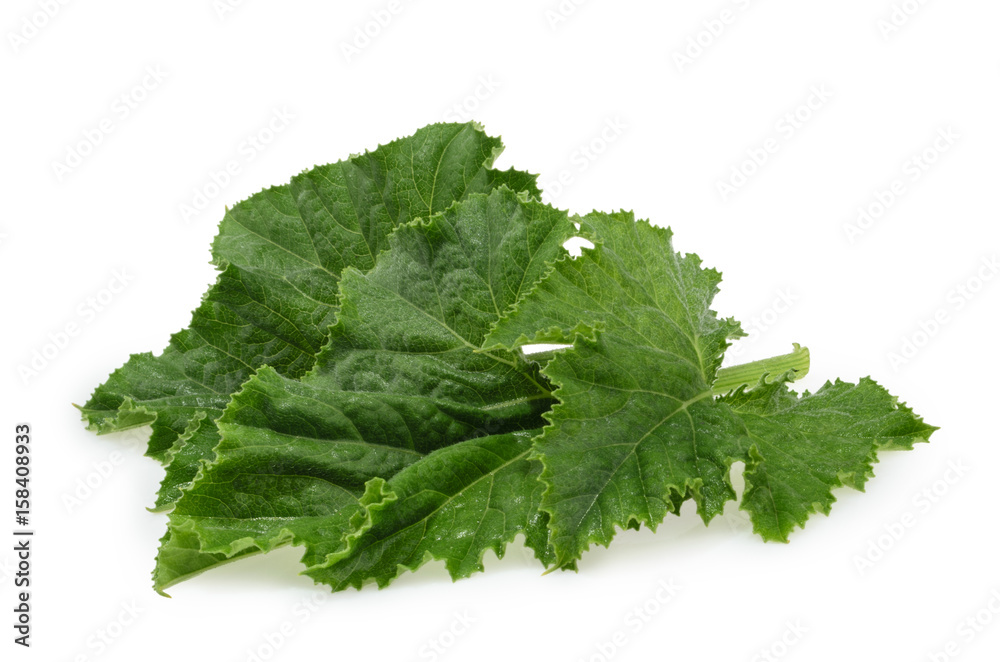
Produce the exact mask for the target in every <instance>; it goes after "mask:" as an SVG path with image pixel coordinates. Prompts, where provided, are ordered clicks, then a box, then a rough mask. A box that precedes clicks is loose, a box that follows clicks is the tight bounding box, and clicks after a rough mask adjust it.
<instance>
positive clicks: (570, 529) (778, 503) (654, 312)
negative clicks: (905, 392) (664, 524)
mask: <svg viewBox="0 0 1000 662" xmlns="http://www.w3.org/2000/svg"><path fill="white" fill-rule="evenodd" d="M583 225H584V227H585V228H587V229H588V230H589V232H590V235H591V236H592V237H593V239H594V241H595V243H596V247H595V248H594V249H593V250H589V251H585V252H584V254H583V255H582V256H581V257H579V258H577V259H563V260H561V261H559V262H558V263H557V264H556V265H555V268H554V269H553V270H552V272H551V273H550V274H549V275H548V276H547V277H546V278H545V279H544V280H543V281H542V282H541V283H539V285H538V286H537V287H536V288H535V290H534V291H533V292H532V293H531V294H530V295H529V296H528V297H526V298H525V300H524V301H522V302H521V303H520V304H518V306H517V309H516V310H515V311H513V312H512V313H511V314H510V315H508V316H506V317H505V318H504V319H503V320H501V321H500V322H499V323H498V324H497V326H496V327H495V328H494V329H493V331H492V332H491V334H490V337H489V338H488V339H487V341H486V342H485V343H484V345H485V346H486V347H505V348H508V349H513V348H515V347H517V346H519V345H523V344H525V343H531V342H555V343H566V342H570V343H572V345H573V347H572V349H570V350H565V351H562V352H559V353H558V354H557V355H556V356H555V357H554V358H552V359H551V360H550V361H548V362H547V363H546V364H545V366H544V367H543V368H542V373H543V374H544V375H545V376H546V377H548V378H549V379H550V380H551V382H552V383H553V384H554V385H555V386H556V387H557V388H556V390H555V391H554V395H555V396H556V397H557V398H558V400H559V404H557V405H555V406H554V407H553V409H552V412H551V413H550V414H548V415H547V416H546V418H547V419H548V420H549V421H550V422H551V425H550V426H548V427H546V428H545V430H544V432H543V434H542V435H540V436H539V437H538V438H537V439H536V440H535V449H536V453H537V457H538V458H540V460H541V461H542V463H543V465H544V470H543V472H542V475H541V478H542V480H543V481H544V482H545V483H546V485H547V489H546V492H545V494H544V497H543V501H542V509H543V510H544V511H546V512H547V513H548V514H549V515H550V527H551V529H552V538H553V544H554V546H555V551H556V554H557V557H558V564H560V565H570V564H572V563H574V562H575V561H576V560H577V559H578V558H580V555H581V554H582V553H583V552H584V551H585V550H586V549H587V548H588V547H589V546H590V544H591V543H598V544H602V545H607V544H609V543H610V541H611V539H612V537H613V536H614V535H615V533H616V531H617V530H618V529H624V528H626V527H634V526H635V525H636V524H645V525H647V526H649V527H651V528H654V529H655V528H656V526H657V525H658V524H659V523H660V522H661V521H662V520H663V518H664V517H665V516H666V514H667V513H671V512H676V511H677V508H678V505H679V503H680V502H681V501H682V500H684V499H686V498H689V497H690V498H693V499H694V500H695V501H696V503H697V507H698V512H699V514H700V515H701V517H702V518H703V519H704V520H705V522H706V523H707V522H708V521H709V520H710V519H711V518H713V517H714V516H716V515H718V514H720V513H721V512H722V509H723V507H724V505H725V503H726V501H729V500H733V499H735V498H736V494H735V492H734V491H733V489H732V486H731V485H730V481H729V471H730V468H731V466H732V464H733V463H734V462H736V461H742V462H745V463H746V474H745V475H746V478H747V485H748V489H747V493H746V495H745V496H744V499H743V502H742V507H743V508H744V509H747V510H749V511H750V514H751V518H752V519H753V521H754V526H755V529H756V530H757V531H758V532H759V533H760V534H761V535H762V536H764V537H765V538H766V539H769V540H785V539H787V534H788V532H789V531H790V530H791V529H792V528H793V527H794V526H795V525H798V526H801V525H803V524H804V523H805V519H806V517H807V516H808V514H809V513H811V512H814V511H816V510H819V511H822V512H828V510H829V506H830V504H831V503H832V502H833V496H832V494H831V493H830V489H831V488H832V487H835V486H837V485H840V484H842V483H846V484H850V485H852V486H854V487H860V486H861V485H862V484H863V483H864V480H865V479H866V478H867V477H868V476H870V475H871V465H872V463H873V462H874V456H875V451H876V450H877V449H878V448H880V447H907V446H910V445H912V443H913V442H915V441H923V440H926V438H927V436H928V435H929V433H930V431H931V430H932V429H933V428H930V427H929V426H926V425H924V424H923V423H922V422H921V421H920V419H919V418H916V417H914V416H913V415H912V412H910V411H909V410H908V409H905V408H901V407H897V405H896V403H895V400H894V399H893V398H892V397H891V396H889V395H888V394H887V393H885V391H884V390H883V389H881V387H878V386H877V385H876V384H874V382H871V381H870V380H869V381H863V382H862V383H861V384H860V385H858V386H852V385H847V384H842V383H838V384H837V385H830V386H828V387H824V389H822V390H821V391H819V392H817V393H816V394H815V395H812V396H809V395H808V394H807V395H805V396H803V397H802V398H799V397H798V396H796V395H795V394H794V393H791V392H790V391H789V390H788V389H787V384H786V380H785V379H780V380H775V381H774V382H773V383H771V384H770V385H766V386H765V385H764V384H763V382H762V384H760V385H759V386H758V388H755V389H751V390H749V391H748V390H746V389H743V390H740V391H738V392H737V393H733V394H730V395H729V396H728V397H725V398H721V399H716V398H714V397H713V395H712V384H713V383H714V381H715V377H716V373H717V371H718V369H719V366H720V364H721V361H722V357H723V353H724V351H725V349H726V347H727V346H728V342H727V341H728V339H730V338H734V337H738V336H739V335H740V334H741V332H740V329H739V326H738V324H736V323H735V322H734V321H732V320H720V319H718V318H717V316H716V314H715V313H714V312H713V311H712V310H711V308H710V305H711V302H712V298H713V297H714V295H715V293H716V292H717V287H718V283H719V281H720V276H719V274H718V273H717V272H716V271H714V270H711V269H705V268H703V267H702V266H701V262H700V260H699V258H698V257H697V256H695V255H686V256H682V255H680V254H678V253H676V252H675V251H674V250H673V248H672V245H671V233H670V231H669V230H664V229H660V228H656V227H653V226H651V225H649V224H648V223H646V222H645V221H639V222H636V221H635V220H634V219H633V217H632V215H631V214H630V213H619V214H598V213H594V214H591V215H589V216H587V217H586V218H585V219H583ZM887 431H889V432H891V434H889V432H887ZM887 434H888V436H886V435H887Z"/></svg>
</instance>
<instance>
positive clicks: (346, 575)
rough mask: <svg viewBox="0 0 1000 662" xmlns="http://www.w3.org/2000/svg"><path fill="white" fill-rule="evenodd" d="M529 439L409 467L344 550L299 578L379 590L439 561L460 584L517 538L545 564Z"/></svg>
mask: <svg viewBox="0 0 1000 662" xmlns="http://www.w3.org/2000/svg"><path fill="white" fill-rule="evenodd" d="M532 436H533V433H532V432H517V433H512V434H505V435H495V436H489V437H483V438H481V439H471V440H468V441H463V442H461V443H458V444H455V445H454V446H449V447H448V448H444V449H441V450H439V451H436V452H434V453H432V454H430V455H428V456H427V457H425V458H424V459H422V460H420V461H419V462H416V463H414V464H412V465H410V466H409V467H407V468H406V469H404V470H402V471H401V472H399V473H398V474H396V475H395V476H393V477H392V478H391V479H389V481H388V483H387V485H386V487H387V488H388V489H389V490H390V491H391V492H392V493H393V494H394V495H395V497H396V498H395V499H394V500H391V501H387V502H380V503H376V504H374V505H373V506H372V507H370V508H369V512H368V515H367V522H366V525H365V527H364V530H363V532H360V533H359V534H357V535H356V536H354V537H352V539H351V541H350V544H349V547H348V548H347V549H345V550H344V551H343V552H342V553H340V554H336V555H334V556H332V557H331V558H329V559H328V560H327V562H326V563H324V564H322V565H320V566H317V567H313V568H309V569H308V570H307V571H306V574H308V575H309V576H311V577H312V578H313V579H314V580H316V581H317V582H322V583H325V584H329V585H330V586H332V587H333V589H334V590H335V591H337V590H342V589H344V588H347V587H349V586H353V587H354V588H361V587H362V585H364V584H366V583H368V582H375V583H377V584H378V586H379V587H380V588H382V587H384V586H386V585H388V584H389V583H390V582H391V581H392V580H393V579H395V578H396V577H397V576H398V575H399V573H400V571H401V570H410V571H413V570H416V569H417V568H419V567H420V566H422V565H423V564H424V563H426V562H427V561H429V560H438V561H444V562H445V567H446V568H447V570H448V572H449V573H450V574H451V576H452V577H453V578H454V579H459V578H463V577H468V576H469V575H471V574H472V573H474V572H481V571H482V570H483V564H482V560H483V555H484V554H485V552H486V551H487V550H492V551H493V552H494V553H495V554H496V555H497V556H498V557H500V558H503V555H504V549H505V547H506V545H507V543H510V542H513V540H514V538H515V536H517V535H518V534H524V535H525V539H526V542H527V543H528V545H529V546H531V547H532V548H533V549H534V550H535V553H536V556H538V558H539V559H541V560H542V561H543V562H545V563H548V562H551V560H552V557H551V553H550V549H549V545H548V533H547V528H546V520H547V518H546V516H545V514H544V513H542V512H540V511H539V510H538V505H539V503H540V501H541V493H542V489H543V485H542V483H541V482H539V480H538V474H539V473H540V471H541V466H540V465H539V464H538V463H537V462H535V461H532V460H529V459H528V456H529V454H530V453H531V437H532Z"/></svg>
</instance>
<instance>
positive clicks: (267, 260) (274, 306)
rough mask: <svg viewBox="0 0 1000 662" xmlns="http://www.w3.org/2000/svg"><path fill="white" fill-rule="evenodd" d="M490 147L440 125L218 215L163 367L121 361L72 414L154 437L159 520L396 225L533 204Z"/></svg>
mask: <svg viewBox="0 0 1000 662" xmlns="http://www.w3.org/2000/svg"><path fill="white" fill-rule="evenodd" d="M501 150H502V145H501V143H500V141H499V140H498V139H496V138H491V137H489V136H486V135H485V134H484V133H483V132H482V130H481V129H480V128H479V127H478V126H475V125H472V124H463V125H457V124H440V125H432V126H429V127H426V128H424V129H421V130H420V131H418V132H417V133H416V134H415V135H414V136H411V137H409V138H404V139H400V140H397V141H395V142H392V143H389V144H388V145H385V146H382V147H380V148H378V149H377V150H375V151H373V152H369V153H365V154H362V155H358V156H354V157H352V158H350V159H348V160H345V161H341V162H338V163H334V164H330V165H324V166H317V167H316V168H313V169H311V170H308V171H306V172H304V173H302V174H300V175H298V176H296V177H294V178H292V180H291V182H290V183H289V184H286V185H283V186H277V187H272V188H269V189H266V190H264V191H262V192H260V193H258V194H256V195H254V196H252V197H251V198H249V199H247V200H244V201H243V202H240V203H239V204H237V205H236V206H234V207H233V208H232V209H230V210H228V211H227V212H226V215H225V217H224V218H223V220H222V223H221V224H220V229H219V234H218V236H217V237H216V239H215V242H214V244H213V251H212V252H213V261H214V263H215V264H216V265H218V266H219V267H220V269H221V273H220V274H219V276H218V280H217V282H216V283H215V285H213V287H212V288H211V289H210V290H209V291H208V293H207V294H206V295H205V297H204V300H203V301H202V304H201V305H200V306H199V307H198V309H197V310H196V311H195V312H194V314H193V316H192V321H191V325H190V327H189V328H188V329H185V330H183V331H181V332H179V333H177V334H175V335H174V336H173V337H172V338H171V343H170V345H169V347H168V348H167V349H166V350H165V351H164V353H163V354H161V355H160V356H153V355H151V354H141V355H136V356H134V357H132V359H130V360H129V362H128V363H126V365H125V366H123V367H122V368H120V369H119V370H118V371H116V372H115V373H114V374H113V375H112V376H111V377H110V378H109V380H108V381H107V382H106V383H105V384H104V385H102V386H101V387H99V388H98V389H97V391H95V393H94V395H93V396H92V397H91V399H90V401H89V402H88V403H87V404H86V405H85V406H84V407H83V408H82V410H83V413H84V418H85V419H86V420H87V422H88V424H89V426H90V427H91V428H92V429H94V430H97V431H99V432H108V431H114V430H117V429H123V428H124V427H133V426H136V425H143V424H147V423H152V424H153V434H152V435H151V438H150V443H149V449H148V454H149V455H151V456H153V457H156V458H158V459H160V460H161V461H165V460H167V459H171V460H172V462H171V464H173V461H176V462H177V464H176V465H175V466H174V467H172V468H168V472H167V475H166V477H165V479H164V482H163V485H162V487H161V492H160V495H159V497H158V499H157V504H156V506H157V507H158V508H160V509H163V508H167V507H169V506H170V505H171V504H172V503H173V501H174V500H176V498H177V497H178V496H179V492H180V490H181V489H183V487H184V486H186V485H187V484H188V483H189V482H190V480H191V479H192V477H193V475H194V473H196V471H197V468H198V466H199V465H200V460H201V459H209V458H210V457H211V448H212V446H211V445H210V441H211V440H210V439H209V438H210V437H212V435H213V433H212V431H211V429H210V428H209V427H207V426H201V427H200V431H201V432H200V434H201V438H200V439H195V440H193V441H192V442H191V443H188V441H189V440H188V439H183V441H182V443H181V444H180V445H181V446H183V447H184V448H183V450H182V449H180V448H176V449H175V448H174V447H175V446H177V445H178V440H179V439H182V438H183V437H184V433H185V431H186V430H187V429H188V428H189V427H190V426H191V423H192V420H193V419H194V418H195V417H196V416H198V415H200V414H203V415H206V416H207V417H208V418H210V419H216V418H218V416H219V415H221V413H222V410H223V409H224V408H225V407H226V405H227V403H228V401H229V396H230V395H231V394H232V393H233V392H235V391H236V390H237V389H238V388H239V386H240V385H241V384H243V383H244V382H245V381H246V380H247V379H248V378H249V377H250V376H251V375H252V374H253V371H254V370H255V369H257V368H258V367H260V366H262V365H268V366H271V367H273V368H274V369H275V370H276V371H278V372H279V373H280V374H283V375H287V376H289V377H293V378H297V377H301V376H302V375H304V374H305V373H306V372H307V371H308V370H309V369H311V368H312V366H313V364H314V361H315V357H316V354H318V353H319V351H320V349H321V348H322V346H323V345H324V344H325V342H326V333H327V329H328V327H329V325H330V324H331V323H332V322H333V321H334V319H335V310H336V306H337V295H338V283H339V279H340V275H341V272H342V271H343V270H344V269H345V268H347V267H354V268H357V269H360V270H362V271H367V270H368V269H371V268H372V267H373V266H374V264H375V258H376V257H377V255H378V254H379V253H380V252H381V251H383V250H385V249H386V248H387V246H388V243H387V237H388V235H389V234H390V233H391V232H392V230H393V229H394V228H395V227H397V226H398V225H400V224H402V223H408V222H410V221H412V220H413V219H415V218H418V217H427V216H429V215H431V214H434V213H437V212H440V211H443V210H444V209H446V208H447V207H449V206H450V205H451V204H452V203H453V202H454V201H455V200H459V199H462V198H464V197H466V196H468V195H471V194H473V193H481V192H488V191H491V190H494V189H495V188H497V187H500V186H511V187H515V190H519V191H525V192H527V193H529V194H531V195H538V189H537V187H536V186H535V182H534V180H535V178H534V176H531V175H527V174H524V173H519V172H516V171H513V170H511V171H506V172H499V171H496V170H493V169H491V165H492V163H493V161H494V159H495V158H496V156H497V155H498V154H499V153H500V151H501Z"/></svg>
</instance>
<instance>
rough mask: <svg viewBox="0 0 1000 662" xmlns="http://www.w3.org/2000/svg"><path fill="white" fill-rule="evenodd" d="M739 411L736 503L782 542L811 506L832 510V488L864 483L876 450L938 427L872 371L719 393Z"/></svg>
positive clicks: (905, 443) (908, 442) (903, 444)
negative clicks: (741, 480)
mask: <svg viewBox="0 0 1000 662" xmlns="http://www.w3.org/2000/svg"><path fill="white" fill-rule="evenodd" d="M720 402H721V403H724V404H725V405H727V406H729V407H730V408H731V409H732V410H733V411H734V412H735V413H736V414H737V416H738V417H739V419H740V422H741V423H742V426H743V438H742V440H741V446H743V448H744V455H743V459H744V461H746V463H747V466H746V470H745V472H744V476H745V478H746V490H745V491H744V493H743V499H742V503H741V505H740V507H741V508H742V509H743V510H745V511H747V512H749V514H750V520H751V522H752V523H753V527H754V531H755V532H756V533H758V534H760V536H761V537H763V538H764V539H765V540H775V541H783V542H787V540H788V534H789V533H791V532H792V530H793V529H795V528H796V527H802V526H805V523H806V519H807V518H808V517H809V515H811V514H812V513H814V512H821V513H823V514H829V512H830V507H831V506H832V505H833V502H834V501H836V498H835V497H834V495H833V492H832V489H833V488H836V487H839V486H841V485H847V486H849V487H853V488H854V489H857V490H863V489H864V484H865V482H866V481H867V480H868V479H869V478H870V477H872V476H873V475H874V473H873V471H874V465H875V462H877V459H876V452H877V451H879V450H884V449H910V448H912V447H913V444H914V443H917V442H925V441H928V440H929V439H930V435H931V433H932V432H933V431H934V430H935V429H937V428H935V427H933V426H930V425H927V424H926V423H924V422H923V420H922V419H921V418H920V417H919V416H915V415H914V414H913V412H912V411H911V410H910V409H909V408H908V407H906V406H905V405H899V404H898V403H897V402H896V399H895V398H893V397H892V396H891V395H889V393H888V392H887V391H886V390H885V389H884V388H882V387H881V386H879V385H878V384H876V383H875V382H874V381H872V380H871V379H869V378H865V379H862V380H861V381H860V382H859V383H858V384H849V383H846V382H842V381H840V380H837V381H836V382H833V383H831V382H827V383H826V384H825V385H824V386H823V387H822V388H821V389H819V390H818V391H816V393H814V394H809V393H808V392H806V393H804V394H803V395H802V396H798V395H796V394H795V393H792V392H791V391H790V390H789V389H788V384H787V382H785V381H784V380H779V381H776V382H775V383H773V384H766V383H763V382H762V383H760V384H758V385H757V387H756V388H754V389H751V390H746V389H740V390H739V391H737V392H735V393H732V394H729V395H727V396H725V397H723V398H721V400H720Z"/></svg>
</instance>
